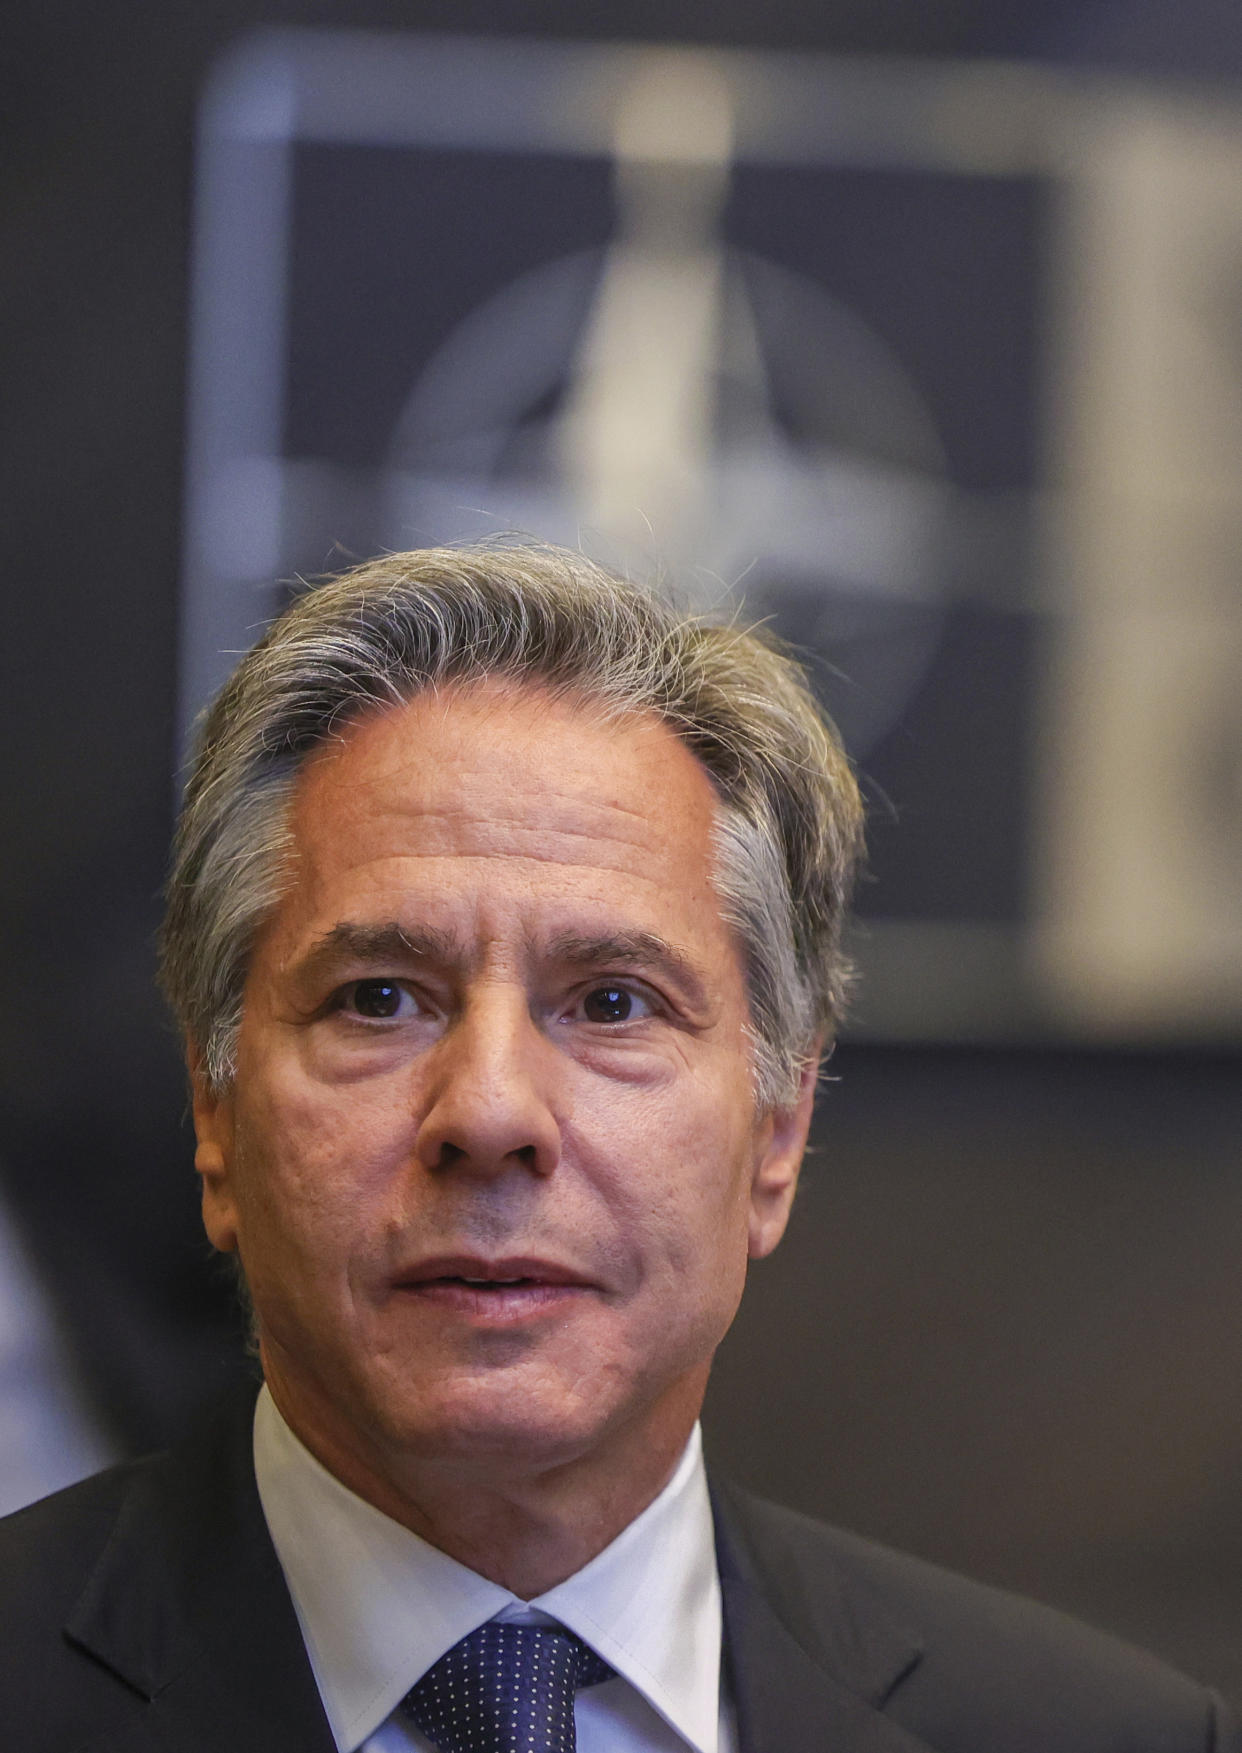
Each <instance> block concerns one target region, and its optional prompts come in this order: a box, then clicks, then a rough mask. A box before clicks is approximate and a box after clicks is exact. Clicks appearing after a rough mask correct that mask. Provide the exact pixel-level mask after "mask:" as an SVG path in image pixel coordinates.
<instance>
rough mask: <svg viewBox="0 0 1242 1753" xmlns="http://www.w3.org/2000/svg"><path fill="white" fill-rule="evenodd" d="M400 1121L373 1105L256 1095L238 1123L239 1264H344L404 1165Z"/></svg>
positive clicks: (275, 1092) (281, 1091)
mask: <svg viewBox="0 0 1242 1753" xmlns="http://www.w3.org/2000/svg"><path fill="white" fill-rule="evenodd" d="M399 1120H400V1117H399V1115H398V1114H397V1113H396V1112H395V1111H394V1110H393V1109H391V1108H389V1107H387V1106H385V1105H384V1104H383V1103H381V1102H377V1101H376V1100H375V1099H374V1096H372V1097H371V1098H370V1099H368V1100H365V1101H363V1100H357V1101H353V1102H351V1101H349V1100H342V1099H341V1097H340V1094H339V1092H334V1095H333V1097H332V1099H331V1100H327V1099H325V1097H324V1096H323V1094H322V1093H320V1092H317V1091H313V1090H307V1089H305V1088H299V1087H298V1086H297V1085H296V1084H292V1085H291V1084H285V1085H277V1086H268V1087H266V1088H259V1089H258V1090H256V1091H254V1093H253V1095H252V1098H251V1100H250V1101H249V1103H248V1104H247V1106H246V1108H245V1109H244V1110H243V1111H241V1112H239V1114H238V1132H237V1174H236V1181H237V1203H238V1216H239V1229H240V1236H241V1247H242V1254H243V1258H245V1257H246V1255H247V1251H248V1244H249V1252H250V1253H251V1254H253V1253H254V1252H255V1250H256V1249H259V1248H261V1249H262V1250H263V1251H264V1252H265V1253H272V1252H274V1253H278V1254H281V1255H283V1256H285V1257H286V1258H288V1257H296V1256H299V1255H301V1256H309V1257H310V1258H311V1260H312V1263H314V1264H323V1265H326V1264H327V1263H328V1262H329V1261H330V1260H335V1259H340V1258H343V1257H344V1256H346V1255H347V1254H348V1253H349V1252H350V1251H351V1249H352V1248H353V1247H354V1246H355V1244H356V1242H357V1241H358V1240H359V1239H360V1238H361V1237H363V1236H365V1235H366V1233H367V1231H368V1230H372V1231H373V1230H374V1227H375V1224H376V1221H377V1218H378V1211H377V1207H378V1206H379V1203H380V1201H381V1200H382V1199H383V1198H384V1197H385V1196H387V1195H390V1193H391V1189H392V1186H393V1164H394V1162H396V1163H400V1162H401V1161H402V1160H403V1155H402V1143H403V1139H402V1136H401V1130H402V1129H401V1126H400V1123H399Z"/></svg>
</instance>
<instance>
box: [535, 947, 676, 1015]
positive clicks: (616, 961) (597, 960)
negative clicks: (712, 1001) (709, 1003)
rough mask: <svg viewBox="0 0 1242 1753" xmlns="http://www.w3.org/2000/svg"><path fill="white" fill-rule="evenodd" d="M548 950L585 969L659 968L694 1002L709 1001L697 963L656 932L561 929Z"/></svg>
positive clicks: (561, 960) (552, 954)
mask: <svg viewBox="0 0 1242 1753" xmlns="http://www.w3.org/2000/svg"><path fill="white" fill-rule="evenodd" d="M547 953H548V955H549V956H550V957H551V958H552V959H553V960H554V961H557V962H563V963H568V964H569V965H570V966H571V967H579V968H583V969H591V968H601V967H614V968H619V967H620V968H634V969H642V968H654V969H658V970H660V971H661V972H663V973H665V974H668V975H671V976H672V978H673V979H674V980H675V981H676V982H677V983H678V985H679V986H681V988H682V989H683V991H684V992H685V994H686V996H687V998H688V999H689V1000H690V1001H691V1003H692V1004H703V1003H705V1002H706V998H707V989H706V987H705V985H704V983H703V978H702V976H701V975H700V973H699V971H698V969H697V968H696V967H695V965H694V963H693V962H692V961H691V960H690V958H689V957H688V956H686V955H685V954H683V952H682V951H681V950H679V949H677V948H676V947H675V946H674V945H673V944H671V943H669V941H668V939H667V938H663V937H660V936H658V935H657V934H656V933H655V932H653V931H617V932H603V933H600V934H599V935H598V936H597V935H594V934H587V933H580V932H572V931H566V932H558V933H557V934H556V936H555V937H552V938H550V939H549V940H548V945H547Z"/></svg>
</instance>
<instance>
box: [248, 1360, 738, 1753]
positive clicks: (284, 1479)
mask: <svg viewBox="0 0 1242 1753" xmlns="http://www.w3.org/2000/svg"><path fill="white" fill-rule="evenodd" d="M254 1460H255V1474H256V1477H257V1479H258V1485H259V1497H260V1500H261V1501H262V1504H263V1513H264V1515H265V1516H266V1518H267V1525H268V1528H269V1530H270V1532H271V1536H272V1540H273V1543H274V1544H275V1547H276V1552H277V1555H278V1557H279V1559H280V1563H281V1566H282V1568H283V1570H284V1573H285V1578H286V1581H287V1582H288V1584H289V1592H290V1594H291V1595H292V1597H293V1605H294V1607H295V1609H296V1611H297V1616H298V1620H299V1623H300V1624H301V1627H302V1635H303V1637H304V1638H305V1640H306V1648H307V1651H308V1653H309V1655H310V1660H311V1666H312V1668H313V1669H314V1673H315V1679H316V1680H317V1682H318V1684H319V1692H320V1696H321V1697H322V1699H323V1703H324V1708H325V1710H326V1712H327V1716H328V1721H329V1723H330V1724H331V1727H332V1733H333V1734H334V1735H335V1737H336V1744H337V1748H338V1753H356V1750H357V1749H362V1753H411V1750H417V1753H434V1749H432V1748H431V1746H430V1743H429V1742H427V1741H426V1740H425V1739H424V1738H423V1737H422V1736H421V1735H420V1734H419V1733H418V1731H417V1730H416V1729H415V1728H414V1727H413V1725H412V1724H410V1723H408V1722H407V1721H406V1720H405V1719H404V1718H403V1717H401V1716H400V1715H394V1712H395V1710H396V1706H397V1705H398V1704H399V1702H400V1701H401V1699H402V1698H404V1697H405V1695H406V1693H407V1692H408V1691H409V1689H410V1687H411V1686H413V1684H414V1682H415V1681H416V1680H418V1679H420V1678H421V1677H422V1675H423V1674H425V1673H426V1671H427V1669H428V1668H429V1667H431V1665H432V1664H433V1663H434V1662H437V1661H439V1659H440V1657H441V1656H442V1655H444V1653H445V1652H446V1651H447V1650H449V1649H451V1648H452V1646H453V1645H454V1644H455V1643H458V1642H459V1641H460V1640H461V1639H462V1638H463V1637H465V1636H467V1634H468V1633H469V1632H471V1631H473V1630H474V1629H475V1627H476V1626H479V1625H482V1624H484V1623H485V1622H486V1621H487V1620H489V1619H500V1620H504V1621H506V1622H517V1623H526V1624H530V1623H542V1624H547V1623H549V1622H554V1623H556V1624H559V1625H564V1626H567V1627H568V1628H569V1630H570V1631H573V1632H576V1633H577V1635H578V1636H579V1637H580V1638H582V1639H583V1641H584V1642H586V1643H588V1644H590V1646H591V1648H592V1649H593V1650H595V1651H596V1652H597V1653H598V1654H599V1655H601V1656H602V1657H603V1658H604V1660H605V1661H606V1662H607V1663H608V1664H609V1665H610V1667H612V1668H614V1669H615V1670H616V1677H615V1678H613V1679H611V1680H606V1681H604V1682H603V1683H602V1684H601V1685H599V1686H592V1687H589V1688H586V1689H584V1690H583V1691H581V1692H580V1693H579V1694H578V1699H577V1705H576V1709H575V1721H576V1724H577V1736H578V1753H686V1749H687V1748H688V1747H689V1748H692V1749H694V1753H735V1746H736V1736H735V1732H734V1727H733V1717H732V1709H731V1705H730V1701H729V1699H728V1698H727V1696H726V1688H725V1686H724V1684H723V1681H722V1674H721V1661H720V1652H721V1608H720V1579H719V1576H718V1573H717V1570H716V1547H715V1537H714V1532H713V1527H712V1515H711V1505H710V1503H709V1501H708V1495H707V1478H706V1474H705V1473H704V1470H703V1454H702V1442H701V1438H700V1434H699V1429H698V1426H697V1425H696V1426H695V1429H694V1432H693V1434H692V1436H691V1439H690V1441H689V1443H688V1444H687V1446H686V1452H685V1454H684V1455H683V1456H682V1458H681V1461H680V1462H679V1463H678V1466H677V1470H676V1472H675V1473H674V1474H673V1477H672V1478H671V1479H670V1480H669V1482H668V1484H667V1485H666V1486H665V1488H664V1490H663V1491H662V1492H661V1493H660V1495H659V1496H658V1497H657V1498H656V1499H655V1501H654V1502H653V1503H651V1504H649V1505H648V1507H647V1508H646V1509H645V1510H644V1511H643V1513H642V1514H641V1515H640V1516H638V1517H637V1518H636V1520H634V1521H633V1522H631V1523H630V1525H629V1527H628V1528H625V1529H624V1530H623V1531H622V1532H621V1533H620V1534H619V1535H618V1536H617V1538H616V1539H615V1540H614V1541H613V1542H612V1544H611V1545H610V1546H607V1547H605V1549H604V1551H603V1552H601V1553H599V1554H598V1555H597V1556H596V1557H595V1558H593V1559H592V1560H591V1562H590V1563H589V1564H587V1565H585V1566H584V1567H583V1569H582V1570H580V1571H578V1572H577V1573H576V1574H575V1575H574V1576H571V1577H569V1578H568V1579H567V1580H566V1581H565V1582H563V1583H558V1584H557V1586H556V1588H554V1589H549V1590H548V1592H547V1593H546V1594H544V1595H539V1596H537V1597H536V1599H535V1600H533V1601H531V1602H529V1603H528V1602H525V1601H522V1600H519V1598H518V1597H517V1596H516V1595H512V1594H510V1592H509V1590H508V1589H504V1588H501V1587H500V1586H499V1584H497V1583H493V1582H489V1581H488V1580H487V1578H486V1577H482V1576H479V1575H477V1573H476V1572H474V1571H472V1570H467V1569H466V1567H465V1566H464V1565H462V1564H458V1563H457V1561H456V1559H453V1558H449V1557H448V1555H447V1554H446V1553H443V1552H441V1551H439V1550H438V1549H437V1548H436V1547H434V1546H429V1545H428V1544H427V1542H426V1541H425V1540H420V1539H419V1537H418V1536H417V1534H412V1533H411V1532H410V1531H409V1529H408V1528H403V1527H402V1526H401V1525H400V1523H398V1522H394V1521H393V1520H392V1519H391V1518H390V1517H388V1516H386V1515H384V1514H383V1513H382V1512H381V1511H379V1510H377V1509H375V1508H374V1507H373V1506H372V1505H371V1504H369V1503H366V1502H364V1500H363V1499H362V1498H360V1497H357V1496H355V1494H354V1493H353V1492H352V1491H350V1490H348V1489H347V1487H346V1486H344V1485H342V1484H341V1482H340V1480H339V1479H336V1478H335V1477H334V1476H333V1475H332V1474H331V1473H329V1472H328V1471H327V1470H326V1468H324V1467H322V1466H321V1465H320V1463H319V1462H318V1461H317V1460H316V1459H315V1458H314V1456H313V1455H311V1454H310V1453H309V1452H308V1451H307V1450H306V1449H305V1448H304V1447H303V1445H302V1444H301V1443H300V1442H299V1441H298V1439H297V1437H295V1436H294V1434H293V1432H292V1431H291V1430H290V1429H289V1426H288V1425H287V1424H286V1423H285V1421H284V1419H283V1418H282V1417H281V1415H280V1413H279V1412H278V1411H277V1410H276V1405H275V1402H274V1401H273V1400H272V1398H271V1395H270V1394H269V1393H268V1391H267V1389H266V1388H264V1389H263V1391H262V1392H261V1393H260V1395H259V1402H258V1405H257V1407H256V1409H255V1421H254Z"/></svg>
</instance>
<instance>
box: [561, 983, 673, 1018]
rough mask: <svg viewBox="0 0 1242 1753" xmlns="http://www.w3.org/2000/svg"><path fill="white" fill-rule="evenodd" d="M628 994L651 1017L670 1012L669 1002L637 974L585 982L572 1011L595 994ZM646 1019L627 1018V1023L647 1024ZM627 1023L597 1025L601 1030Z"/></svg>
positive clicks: (574, 999) (575, 995)
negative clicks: (612, 992)
mask: <svg viewBox="0 0 1242 1753" xmlns="http://www.w3.org/2000/svg"><path fill="white" fill-rule="evenodd" d="M613 990H615V991H617V992H626V993H628V994H629V996H630V997H631V998H633V999H636V1000H637V1001H638V1003H639V1004H641V1005H644V1006H645V1007H646V1010H647V1013H648V1015H649V1016H659V1015H661V1014H664V1015H667V1014H668V1012H669V1010H670V1008H671V1007H670V1005H669V1003H668V1001H667V1000H666V999H665V998H663V997H662V996H661V994H660V993H659V992H658V991H657V989H656V988H655V987H654V986H652V985H651V984H650V983H649V982H648V981H646V980H643V979H640V978H639V977H638V975H636V974H596V975H593V976H592V978H591V979H590V980H584V981H583V982H582V984H581V985H580V986H579V987H578V988H577V989H576V991H575V993H574V996H573V1001H572V1003H571V1005H570V1009H571V1010H577V1009H578V1008H579V1007H580V1006H581V1005H582V1004H583V1003H585V1001H586V1000H587V999H588V998H589V997H590V996H591V994H592V993H593V992H608V991H613ZM646 1020H647V1019H646V1018H645V1017H627V1018H626V1019H625V1022H626V1023H632V1022H645V1021H646ZM624 1026H625V1023H613V1024H604V1023H600V1024H597V1025H596V1027H599V1028H606V1027H612V1028H624Z"/></svg>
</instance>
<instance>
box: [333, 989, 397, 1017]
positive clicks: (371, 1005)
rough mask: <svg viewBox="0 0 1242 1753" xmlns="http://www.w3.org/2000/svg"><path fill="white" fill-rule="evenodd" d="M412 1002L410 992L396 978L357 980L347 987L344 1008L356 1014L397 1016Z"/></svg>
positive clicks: (343, 1002)
mask: <svg viewBox="0 0 1242 1753" xmlns="http://www.w3.org/2000/svg"><path fill="white" fill-rule="evenodd" d="M410 1002H411V1000H410V995H409V993H408V992H407V991H406V990H405V988H404V986H401V985H399V984H398V983H397V981H395V980H355V982H354V984H353V985H352V986H350V987H347V988H346V991H345V993H344V995H343V1001H342V1007H341V1008H342V1009H343V1010H352V1011H353V1012H354V1014H355V1015H356V1016H365V1017H378V1018H381V1019H383V1018H385V1017H395V1016H400V1015H401V1014H402V1007H403V1006H407V1005H408V1004H409V1003H410Z"/></svg>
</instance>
